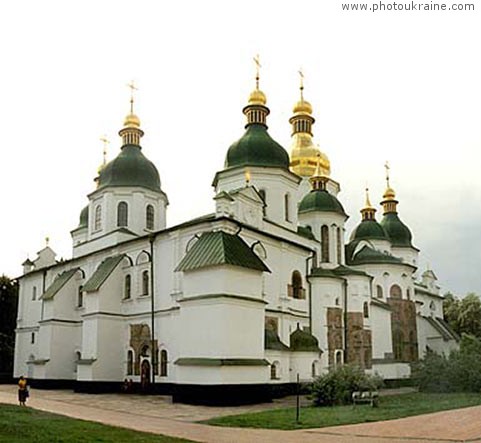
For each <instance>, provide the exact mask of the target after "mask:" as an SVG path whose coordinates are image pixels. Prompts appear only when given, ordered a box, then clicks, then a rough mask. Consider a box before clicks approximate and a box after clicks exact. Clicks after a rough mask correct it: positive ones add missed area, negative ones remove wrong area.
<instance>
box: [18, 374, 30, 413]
mask: <svg viewBox="0 0 481 443" xmlns="http://www.w3.org/2000/svg"><path fill="white" fill-rule="evenodd" d="M27 397H28V385H27V379H26V378H25V377H24V376H23V375H21V376H20V379H19V380H18V403H19V404H20V406H27V405H26V404H25V402H26V401H27Z"/></svg>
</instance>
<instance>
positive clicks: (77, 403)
mask: <svg viewBox="0 0 481 443" xmlns="http://www.w3.org/2000/svg"><path fill="white" fill-rule="evenodd" d="M0 403H11V404H16V403H17V399H16V387H15V386H12V385H3V386H0ZM29 405H30V406H31V407H33V408H36V409H40V410H43V411H49V412H54V413H59V414H63V415H67V416H69V417H74V418H81V419H84V420H91V421H96V422H101V423H105V424H109V425H113V426H120V427H125V428H131V429H136V430H139V431H145V432H153V433H159V434H165V435H171V436H176V437H182V438H186V439H189V440H194V441H197V442H206V443H267V442H269V443H270V442H275V443H291V442H292V443H297V442H300V443H340V442H349V443H412V442H422V443H446V442H450V443H454V442H481V406H476V407H472V408H465V409H458V410H452V411H445V412H437V413H433V414H427V415H423V416H418V417H411V418H403V419H399V420H391V421H384V422H378V423H365V424H358V425H347V426H337V427H331V428H321V429H304V430H298V431H276V430H264V429H241V428H223V427H216V426H209V425H204V424H198V423H194V421H197V420H202V419H207V418H210V417H214V416H219V415H229V414H236V413H243V412H248V411H254V410H263V409H267V408H272V407H282V406H285V402H276V403H274V404H264V405H255V406H240V407H230V408H215V407H202V406H189V405H182V404H172V403H171V402H170V401H169V397H161V396H152V397H150V396H138V395H128V396H126V395H116V394H106V395H89V394H77V393H73V392H71V391H43V390H32V397H31V398H30V400H29Z"/></svg>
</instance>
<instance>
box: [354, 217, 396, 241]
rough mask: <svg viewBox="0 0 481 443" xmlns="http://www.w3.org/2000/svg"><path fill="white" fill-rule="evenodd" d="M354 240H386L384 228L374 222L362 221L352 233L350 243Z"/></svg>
mask: <svg viewBox="0 0 481 443" xmlns="http://www.w3.org/2000/svg"><path fill="white" fill-rule="evenodd" d="M354 240H388V241H389V237H388V235H387V234H386V231H385V230H384V228H383V227H382V226H381V225H380V224H379V223H378V222H377V221H376V220H363V221H362V222H361V223H359V224H358V225H357V227H356V228H355V229H354V231H352V234H351V239H350V241H354Z"/></svg>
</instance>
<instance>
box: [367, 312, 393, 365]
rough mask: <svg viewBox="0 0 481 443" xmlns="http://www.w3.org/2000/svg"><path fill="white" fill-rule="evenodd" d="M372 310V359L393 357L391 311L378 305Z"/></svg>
mask: <svg viewBox="0 0 481 443" xmlns="http://www.w3.org/2000/svg"><path fill="white" fill-rule="evenodd" d="M370 309H371V312H370V314H371V325H372V327H371V334H372V358H385V356H386V355H385V354H391V355H392V352H393V350H392V331H391V311H388V310H387V309H383V308H380V307H378V306H376V305H372V304H371V306H370Z"/></svg>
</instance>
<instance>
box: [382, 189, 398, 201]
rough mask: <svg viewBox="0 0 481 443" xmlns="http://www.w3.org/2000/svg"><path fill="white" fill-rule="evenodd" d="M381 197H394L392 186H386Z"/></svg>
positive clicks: (388, 198)
mask: <svg viewBox="0 0 481 443" xmlns="http://www.w3.org/2000/svg"><path fill="white" fill-rule="evenodd" d="M383 198H385V199H387V200H392V199H394V198H396V193H395V192H394V189H393V188H387V189H386V191H384V195H383Z"/></svg>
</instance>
